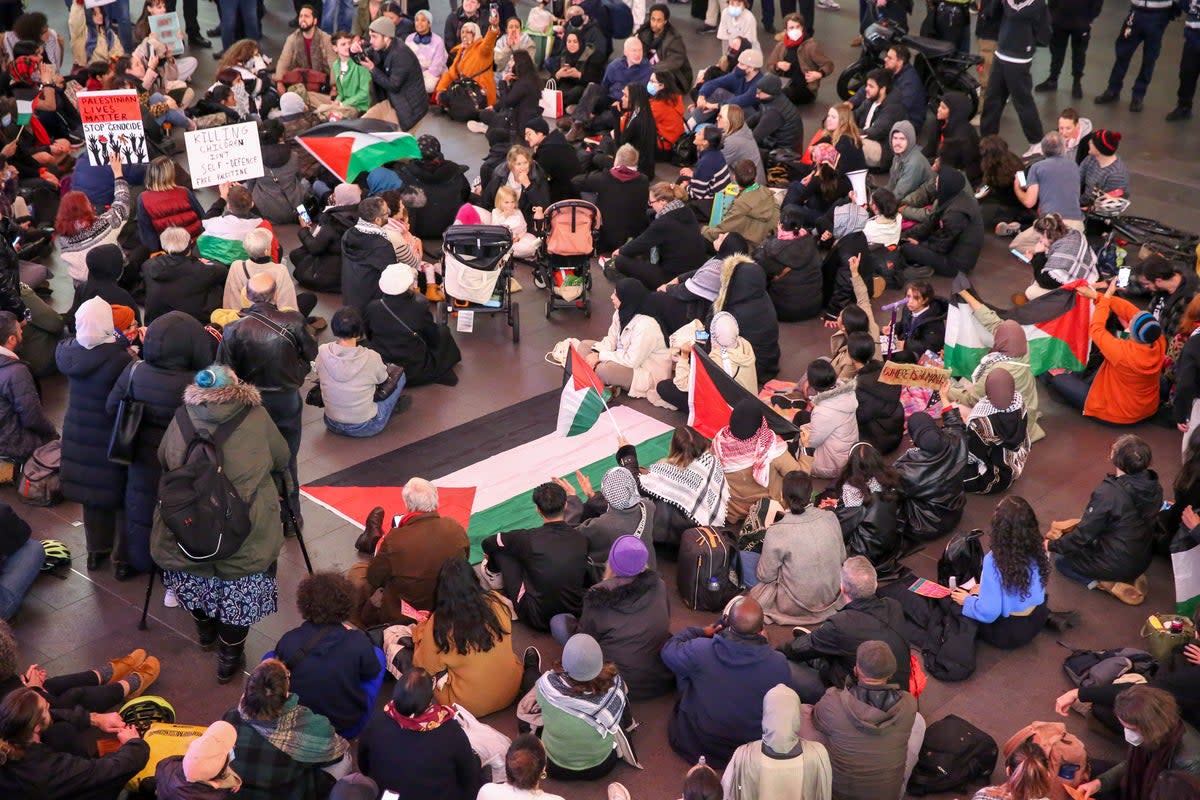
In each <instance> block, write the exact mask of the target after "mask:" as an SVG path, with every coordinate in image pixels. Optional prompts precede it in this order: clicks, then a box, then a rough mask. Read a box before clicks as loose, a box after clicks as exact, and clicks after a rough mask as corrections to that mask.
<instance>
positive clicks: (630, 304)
mask: <svg viewBox="0 0 1200 800" xmlns="http://www.w3.org/2000/svg"><path fill="white" fill-rule="evenodd" d="M649 295H650V290H649V289H647V288H646V287H645V286H644V285H643V284H642V282H641V281H639V280H635V279H633V278H622V279H621V280H619V281H617V299H618V300H620V301H621V307H620V308H619V309H617V319H618V320H620V323H621V330H625V328H627V327H628V326H629V323H630V322H632V321H633V318H634V317H635V316H637V315H638V314H640V313H642V306H644V305H645V304H646V298H647V297H648V296H649Z"/></svg>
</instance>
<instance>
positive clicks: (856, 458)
mask: <svg viewBox="0 0 1200 800" xmlns="http://www.w3.org/2000/svg"><path fill="white" fill-rule="evenodd" d="M871 478H874V479H875V480H876V481H877V482H878V483H879V485H880V486H881V487H883V493H882V494H883V498H884V499H885V500H894V499H896V490H897V489H899V488H900V474H899V473H897V472H896V470H895V469H894V468H893V467H892V465H891V464H889V463H887V461H885V460H884V458H883V455H882V454H880V452H879V451H878V450H876V449H875V447H874V446H873V445H871V444H869V443H867V442H858V443H857V444H855V445H854V447H853V448H851V450H850V458H848V459H846V466H844V467H842V474H841V475H840V476H839V477H838V482H837V485H838V487H839V488H840V487H842V486H846V485H847V484H848V485H850V486H853V487H854V488H855V489H857V490H858V491H859V492H861V493H862V496H863V505H870V504H871V503H872V502H874V499H875V498H874V496H873V494H872V493H871Z"/></svg>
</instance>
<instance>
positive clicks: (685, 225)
mask: <svg viewBox="0 0 1200 800" xmlns="http://www.w3.org/2000/svg"><path fill="white" fill-rule="evenodd" d="M605 219H606V220H607V219H610V217H605ZM605 227H607V222H606V223H605V225H604V226H603V227H601V229H600V230H601V232H603V230H604V228H605ZM700 233H701V231H700V225H699V224H698V223H697V222H696V214H695V212H694V211H692V209H690V208H688V207H687V206H681V207H679V208H676V209H674V210H672V211H668V212H667V213H665V214H659V215H658V216H656V217H655V218H654V219H652V220H651V221H650V224H649V225H648V226H646V229H645V230H644V231H642V232H641V233H639V234H638V235H637V236H636V237H635V238H634V239H633V240H631V241H630V242H628V243H627V244H623V245H621V253H620V254H621V255H623V256H627V257H628V258H644V259H647V260H649V258H650V251H651V250H653V249H654V248H658V266H659V268H660V269H662V270H663V271H664V272H666V273H668V274H670V275H682V274H683V273H685V272H690V271H691V270H693V269H695V268H696V267H697V266H698V265H699V264H701V263H703V262H704V259H705V253H706V251H707V250H708V243H707V242H705V241H704V238H703V237H702V236H701V235H700ZM739 322H740V320H739Z"/></svg>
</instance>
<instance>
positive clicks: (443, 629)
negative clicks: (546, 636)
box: [433, 556, 507, 656]
mask: <svg viewBox="0 0 1200 800" xmlns="http://www.w3.org/2000/svg"><path fill="white" fill-rule="evenodd" d="M506 633H507V631H505V630H504V627H503V625H502V624H501V622H500V620H499V619H498V618H497V617H496V606H495V600H493V599H492V598H491V592H489V591H488V590H487V589H484V588H483V586H481V585H480V584H479V580H478V579H477V578H476V577H475V572H474V571H473V570H472V569H471V565H470V564H469V563H467V560H466V559H465V558H463V557H462V556H458V557H456V558H452V559H450V560H449V561H447V562H446V563H445V564H442V569H441V571H440V572H439V573H438V582H437V588H435V589H434V591H433V641H434V643H436V644H437V647H438V650H440V651H441V652H443V653H448V652H450V647H451V639H453V646H454V649H455V650H457V651H458V654H459V655H463V656H465V655H466V654H467V653H468V652H470V651H471V650H472V649H474V650H477V651H479V652H481V653H486V652H487V651H488V650H491V649H492V646H493V645H494V644H496V642H498V641H499V640H500V639H502V638H504V635H505V634H506Z"/></svg>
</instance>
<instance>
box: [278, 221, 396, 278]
mask: <svg viewBox="0 0 1200 800" xmlns="http://www.w3.org/2000/svg"><path fill="white" fill-rule="evenodd" d="M356 222H358V206H357V205H353V206H334V207H333V208H327V209H325V210H324V211H322V212H321V215H320V216H319V217H317V222H316V225H315V227H313V228H301V229H300V231H299V237H300V246H299V247H297V248H296V249H295V250H293V251H292V252H290V253H288V258H290V259H291V261H292V267H293V274H294V275H295V278H296V283H298V284H300V285H301V286H303V287H304V288H305V289H312V290H313V291H314V292H339V293H340V292H341V291H342V236H343V235H345V233H346V231H348V230H350V229H351V228H353V227H354V223H356ZM313 231H316V233H313ZM388 263H391V262H388Z"/></svg>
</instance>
